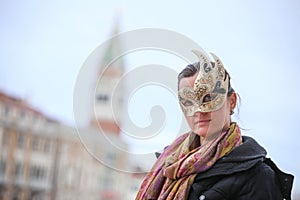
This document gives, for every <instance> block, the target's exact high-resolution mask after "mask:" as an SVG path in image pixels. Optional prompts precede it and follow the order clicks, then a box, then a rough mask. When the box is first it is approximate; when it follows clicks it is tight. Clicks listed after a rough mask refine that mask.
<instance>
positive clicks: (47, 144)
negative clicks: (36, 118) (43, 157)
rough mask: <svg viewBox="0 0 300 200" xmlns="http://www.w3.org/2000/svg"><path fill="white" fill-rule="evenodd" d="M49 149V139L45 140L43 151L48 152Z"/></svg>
mask: <svg viewBox="0 0 300 200" xmlns="http://www.w3.org/2000/svg"><path fill="white" fill-rule="evenodd" d="M50 151H51V142H50V141H49V140H45V144H44V152H45V153H49V152H50Z"/></svg>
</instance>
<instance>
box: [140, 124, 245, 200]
mask: <svg viewBox="0 0 300 200" xmlns="http://www.w3.org/2000/svg"><path fill="white" fill-rule="evenodd" d="M241 143H242V137H241V132H240V129H239V127H238V125H237V124H236V123H231V125H230V128H229V129H228V130H227V131H224V132H222V133H221V134H220V135H219V136H218V137H217V138H216V139H214V140H212V141H210V142H208V143H206V144H205V145H201V146H199V145H200V141H199V136H197V135H196V134H194V133H191V132H188V133H186V134H184V135H182V136H180V137H178V138H177V139H176V140H175V141H174V142H173V143H172V144H171V145H170V146H168V147H167V148H166V150H165V151H164V152H163V153H162V154H161V155H160V157H159V158H158V160H157V161H156V163H155V164H154V166H153V167H152V169H151V171H150V172H149V173H148V174H147V176H146V177H145V179H144V181H143V183H142V185H141V188H140V190H139V192H138V194H137V196H136V200H149V199H159V200H163V199H169V200H174V199H178V200H179V199H180V200H184V199H187V198H188V194H189V190H190V187H191V185H192V184H193V182H194V179H195V177H196V175H197V173H200V172H204V171H206V170H208V169H209V168H211V167H212V166H213V165H214V163H215V162H216V161H217V160H218V159H219V158H222V157H223V156H224V155H226V154H228V153H229V152H230V151H231V150H233V149H234V148H235V147H237V146H239V145H240V144H241Z"/></svg>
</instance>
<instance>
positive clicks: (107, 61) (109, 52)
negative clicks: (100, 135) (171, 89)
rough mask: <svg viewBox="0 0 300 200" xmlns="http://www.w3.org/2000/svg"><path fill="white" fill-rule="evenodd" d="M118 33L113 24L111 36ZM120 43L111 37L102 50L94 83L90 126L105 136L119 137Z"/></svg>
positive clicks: (121, 95)
mask: <svg viewBox="0 0 300 200" xmlns="http://www.w3.org/2000/svg"><path fill="white" fill-rule="evenodd" d="M118 33H119V23H115V27H114V30H113V34H112V36H115V35H117V34H118ZM120 52H121V41H119V38H118V37H112V39H110V40H109V42H108V43H107V45H106V46H105V48H104V52H103V55H102V59H101V61H100V66H99V73H98V75H97V79H96V81H95V90H94V95H93V98H94V101H93V104H92V106H93V107H92V113H91V118H90V119H91V121H90V124H91V126H92V127H94V128H96V129H100V130H102V131H103V132H104V133H105V134H113V135H119V133H120V123H121V119H122V109H123V106H122V101H123V96H124V88H123V84H122V83H121V80H122V76H123V74H124V63H123V60H122V58H121V57H119V56H120Z"/></svg>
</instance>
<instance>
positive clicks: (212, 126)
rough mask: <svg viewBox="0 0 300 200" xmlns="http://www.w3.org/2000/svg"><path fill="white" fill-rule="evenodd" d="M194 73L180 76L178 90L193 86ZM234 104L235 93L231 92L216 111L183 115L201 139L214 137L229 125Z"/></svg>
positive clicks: (195, 76)
mask: <svg viewBox="0 0 300 200" xmlns="http://www.w3.org/2000/svg"><path fill="white" fill-rule="evenodd" d="M197 74H198V73H196V74H195V75H194V76H191V77H186V78H182V79H181V80H180V82H179V90H180V89H181V88H184V87H192V88H193V86H194V82H195V79H196V78H197ZM235 105H236V94H235V93H233V94H232V95H231V96H230V97H227V99H226V101H225V103H224V105H223V106H222V107H221V108H220V109H219V110H217V111H213V112H195V114H194V115H192V116H187V115H185V118H186V120H187V122H188V125H189V127H190V128H191V130H192V131H193V132H194V133H196V134H197V135H199V136H200V137H201V141H203V139H204V140H208V141H209V140H211V139H213V138H215V137H216V136H217V135H219V133H220V132H221V131H222V130H226V129H227V128H229V126H230V111H231V110H233V109H234V107H235Z"/></svg>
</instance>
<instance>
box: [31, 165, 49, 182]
mask: <svg viewBox="0 0 300 200" xmlns="http://www.w3.org/2000/svg"><path fill="white" fill-rule="evenodd" d="M46 175H47V171H46V169H45V168H43V167H40V166H35V165H33V166H32V167H31V169H30V178H31V179H32V180H42V179H44V178H46Z"/></svg>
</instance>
